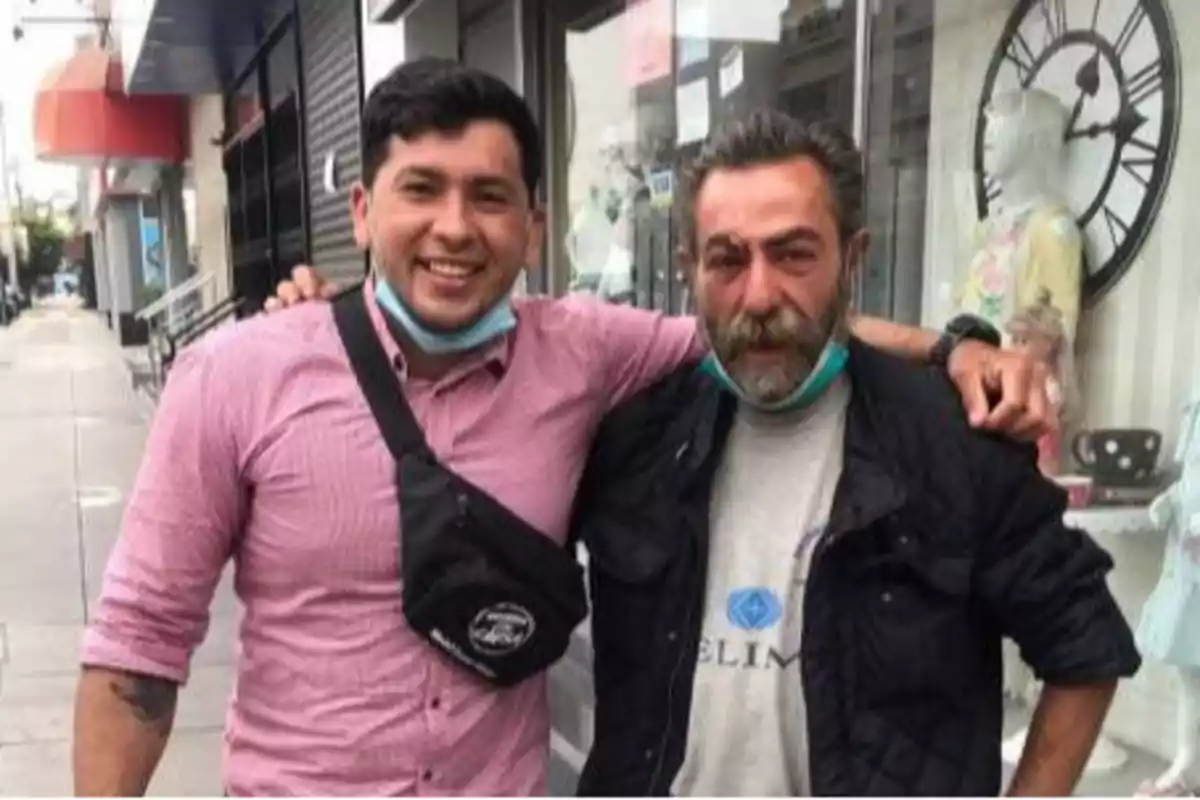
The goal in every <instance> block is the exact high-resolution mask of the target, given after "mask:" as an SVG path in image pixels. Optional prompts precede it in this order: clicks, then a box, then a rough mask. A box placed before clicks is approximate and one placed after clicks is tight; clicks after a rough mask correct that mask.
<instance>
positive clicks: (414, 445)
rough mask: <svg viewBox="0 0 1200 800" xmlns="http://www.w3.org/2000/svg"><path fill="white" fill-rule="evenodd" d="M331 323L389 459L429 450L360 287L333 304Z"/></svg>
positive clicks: (343, 295) (340, 297)
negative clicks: (339, 339)
mask: <svg viewBox="0 0 1200 800" xmlns="http://www.w3.org/2000/svg"><path fill="white" fill-rule="evenodd" d="M333 320H334V322H335V323H336V324H337V330H338V335H339V336H340V337H341V339H342V346H343V347H345V348H346V355H348V356H349V357H350V366H351V368H353V370H354V377H355V378H357V379H358V385H359V387H360V388H361V389H362V392H363V395H364V396H365V397H366V398H367V405H368V406H370V408H371V414H372V416H374V417H375V422H376V424H377V425H379V431H380V433H382V434H383V440H384V442H385V443H386V444H387V447H388V450H389V451H391V454H392V458H394V459H395V460H396V461H399V460H400V459H401V457H402V456H403V455H405V454H406V453H413V452H421V451H428V449H429V447H428V445H427V444H426V443H425V435H424V434H423V433H422V432H421V426H420V425H419V424H418V423H417V419H416V417H414V416H413V413H412V408H411V407H410V406H409V405H408V400H407V399H406V398H405V396H404V387H403V386H402V385H401V384H400V379H399V378H397V377H396V368H395V366H394V365H393V364H392V362H391V359H389V358H388V355H387V351H386V350H384V349H383V343H382V342H380V341H379V335H378V334H377V333H376V332H375V326H374V324H372V322H371V317H370V315H369V314H368V313H367V306H366V301H365V299H364V296H363V291H362V286H361V285H360V286H359V287H358V288H357V289H354V290H351V291H348V292H345V293H343V294H342V295H341V296H339V297H337V298H336V299H335V300H334V301H333Z"/></svg>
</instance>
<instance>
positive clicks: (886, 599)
mask: <svg viewBox="0 0 1200 800" xmlns="http://www.w3.org/2000/svg"><path fill="white" fill-rule="evenodd" d="M879 599H880V600H882V601H883V602H885V603H890V602H892V593H891V592H884V593H883V594H881V595H880V596H879Z"/></svg>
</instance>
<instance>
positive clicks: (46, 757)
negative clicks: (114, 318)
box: [0, 304, 237, 796]
mask: <svg viewBox="0 0 1200 800" xmlns="http://www.w3.org/2000/svg"><path fill="white" fill-rule="evenodd" d="M151 412H152V408H151V407H150V406H149V405H148V403H147V402H146V401H145V400H144V399H143V398H141V397H139V396H138V395H136V394H135V393H134V392H133V391H132V389H131V387H130V378H129V371H128V368H127V366H126V365H125V362H124V360H123V358H122V353H121V350H120V347H119V346H118V345H117V343H116V340H115V337H114V336H113V334H112V332H111V331H109V330H108V328H106V327H105V326H104V324H103V323H102V322H101V321H100V320H99V319H98V318H97V317H96V316H95V315H93V314H91V313H88V312H85V311H81V310H77V309H75V308H73V307H69V306H67V305H64V304H58V305H48V306H43V307H41V308H37V309H34V310H31V311H29V312H26V313H25V314H24V315H22V317H21V318H19V319H18V320H17V321H16V322H15V323H14V324H13V325H12V326H11V327H10V328H7V329H4V328H0V795H4V796H21V795H23V796H46V795H60V796H61V795H69V794H71V791H72V785H71V741H70V740H71V726H72V714H73V696H74V689H75V682H76V679H77V676H78V659H77V647H78V643H79V639H80V636H81V635H82V632H83V629H84V624H85V622H86V620H87V617H88V611H89V608H90V607H91V606H92V604H93V603H94V600H95V597H96V596H97V594H98V592H99V590H100V585H101V580H102V577H103V573H104V566H105V562H106V560H107V557H108V551H109V549H110V548H111V546H112V544H113V542H114V541H115V539H116V536H117V533H118V530H119V526H120V519H121V513H122V508H123V504H124V498H125V496H126V495H127V493H128V492H129V490H130V487H131V485H132V483H133V479H134V476H135V473H136V470H137V466H138V463H139V461H140V459H141V454H142V447H143V444H144V442H145V437H146V432H147V427H148V425H147V420H148V418H149V416H150V414H151ZM236 607H237V606H236V601H235V600H234V598H233V597H232V592H231V591H230V588H229V582H228V580H226V581H224V582H223V583H222V586H221V588H220V590H219V592H218V598H217V600H216V601H215V604H214V613H213V623H212V626H211V630H210V633H209V637H208V641H206V642H205V644H204V645H203V646H202V647H201V648H200V651H199V652H198V653H197V655H196V658H195V661H194V663H195V668H194V671H193V676H192V680H191V682H190V683H189V685H188V686H187V687H186V688H185V689H184V690H183V692H182V693H181V697H180V706H179V712H178V715H177V719H176V724H175V732H174V734H173V735H172V737H171V742H170V745H169V746H168V749H167V754H166V756H165V758H164V761H163V763H162V764H161V765H160V767H159V769H158V772H157V776H156V778H155V781H154V783H153V784H152V785H151V793H152V794H158V795H173V796H180V795H209V796H213V795H220V794H221V793H222V788H221V779H220V755H221V754H220V749H221V729H222V723H223V720H224V713H225V706H226V700H227V698H228V696H229V692H230V689H231V685H232V667H231V665H232V661H233V658H232V655H233V648H232V642H233V631H234V626H235V624H236V619H235V614H236Z"/></svg>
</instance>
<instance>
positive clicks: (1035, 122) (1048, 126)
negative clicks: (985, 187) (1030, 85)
mask: <svg viewBox="0 0 1200 800" xmlns="http://www.w3.org/2000/svg"><path fill="white" fill-rule="evenodd" d="M986 113H987V116H988V125H987V127H986V129H985V133H984V136H985V139H984V152H985V154H986V160H987V164H986V166H987V170H988V172H990V173H991V174H992V175H994V176H995V177H996V178H997V179H998V180H999V181H1000V182H1001V183H1002V184H1012V183H1021V182H1026V183H1034V184H1036V185H1037V186H1039V187H1041V188H1042V189H1043V190H1045V192H1046V193H1047V194H1049V193H1050V192H1051V190H1052V188H1053V187H1054V186H1056V185H1057V183H1058V178H1059V175H1060V173H1061V172H1062V167H1063V161H1064V159H1065V151H1064V141H1063V139H1064V137H1065V135H1066V131H1067V123H1068V121H1069V119H1070V115H1069V113H1068V111H1067V109H1066V108H1065V107H1063V105H1062V103H1060V102H1059V101H1058V99H1057V98H1055V97H1054V95H1052V94H1050V93H1048V92H1045V91H1042V90H1041V89H1024V90H1017V91H1012V92H1004V93H1001V94H997V95H996V96H994V97H993V98H992V102H991V103H990V104H989V105H988V108H987V111H986Z"/></svg>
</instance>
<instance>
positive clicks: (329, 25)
mask: <svg viewBox="0 0 1200 800" xmlns="http://www.w3.org/2000/svg"><path fill="white" fill-rule="evenodd" d="M299 6H300V48H301V53H302V56H301V57H302V59H303V63H304V65H303V70H304V124H305V139H306V145H307V147H306V152H307V160H308V213H309V231H310V245H311V255H312V263H313V265H314V266H316V267H317V268H318V269H320V271H321V272H322V273H323V274H324V275H325V276H326V277H328V278H331V279H333V280H336V281H347V280H354V279H357V278H361V277H362V275H363V273H364V263H365V262H364V260H363V256H362V254H361V253H360V252H359V251H358V249H357V248H356V247H355V245H354V232H353V228H352V226H351V223H350V213H349V211H348V206H347V192H348V190H349V187H350V185H351V184H352V183H353V182H354V181H356V180H358V178H359V176H360V175H361V174H362V164H361V159H360V157H359V115H360V113H361V100H360V90H359V87H360V82H359V63H358V17H357V14H356V12H355V7H356V6H357V3H355V2H350V0H339V2H330V0H300V2H299ZM331 152H332V153H334V154H335V159H336V160H335V163H336V169H335V177H336V186H337V192H336V193H334V194H331V193H329V192H328V191H327V190H326V186H325V183H326V181H325V162H326V158H327V154H329V153H331Z"/></svg>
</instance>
